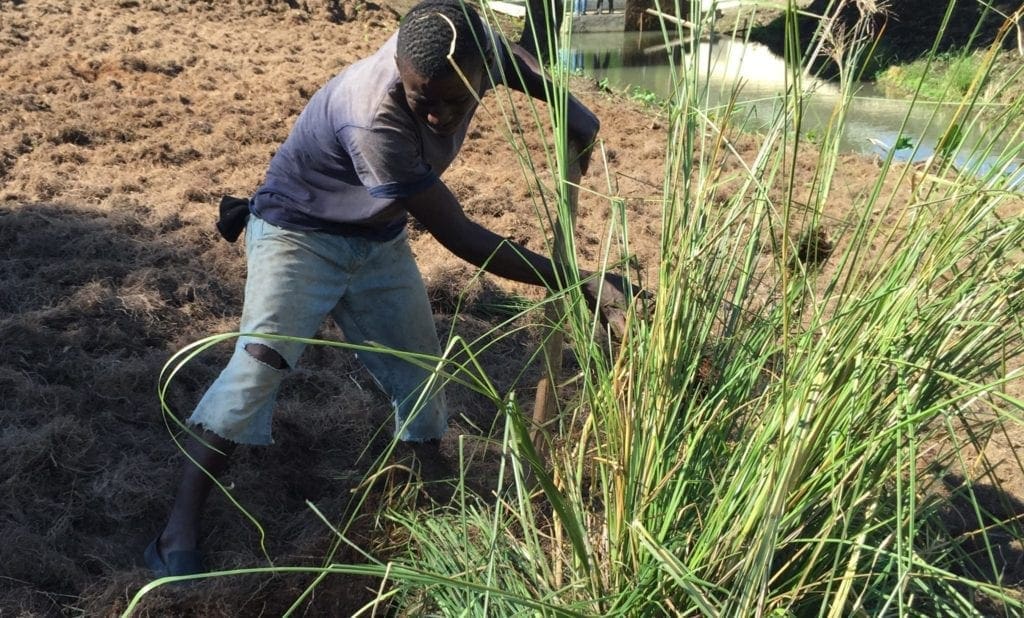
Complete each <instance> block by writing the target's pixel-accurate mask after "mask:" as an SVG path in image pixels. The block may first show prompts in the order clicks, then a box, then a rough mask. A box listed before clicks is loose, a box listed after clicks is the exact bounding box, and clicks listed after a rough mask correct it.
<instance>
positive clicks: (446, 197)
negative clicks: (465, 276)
mask: <svg viewBox="0 0 1024 618" xmlns="http://www.w3.org/2000/svg"><path fill="white" fill-rule="evenodd" d="M400 204H401V205H402V206H403V207H404V208H405V209H406V210H407V211H408V212H409V214H411V215H412V216H413V217H415V218H416V220H417V221H419V222H420V223H421V224H423V227H425V228H427V231H428V232H430V234H431V235H432V236H433V237H434V238H436V239H437V241H438V242H440V243H441V244H442V245H444V246H445V248H446V249H448V250H449V251H451V252H452V253H454V254H455V255H457V256H459V257H460V258H462V259H464V260H466V261H467V262H469V263H470V264H473V265H474V266H478V267H480V268H483V269H484V270H486V271H487V272H489V273H491V274H494V275H498V276H499V277H503V278H505V279H511V280H513V281H519V282H521V283H527V284H530V285H540V286H544V287H546V288H548V289H557V288H558V287H559V286H558V278H557V276H556V275H555V271H554V268H553V267H552V265H551V261H550V260H549V259H548V258H546V257H544V256H542V255H539V254H537V253H534V252H533V251H530V250H529V249H527V248H525V247H523V246H521V245H518V244H516V243H513V242H512V241H510V240H508V239H505V238H502V237H501V236H499V235H498V234H495V233H494V232H492V231H491V230H488V229H487V228H485V227H483V226H482V225H480V224H479V223H476V222H475V221H473V220H472V219H470V218H469V217H467V216H466V213H465V212H464V211H463V210H462V205H461V204H459V200H458V198H456V197H455V195H453V194H452V192H451V190H450V189H448V186H447V185H446V184H445V183H444V182H443V181H438V182H435V183H434V184H433V185H432V186H431V187H430V188H428V189H425V190H423V191H421V192H419V193H417V194H416V195H413V196H411V197H408V198H405V199H404V200H401V202H400Z"/></svg>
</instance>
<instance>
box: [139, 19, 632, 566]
mask: <svg viewBox="0 0 1024 618" xmlns="http://www.w3.org/2000/svg"><path fill="white" fill-rule="evenodd" d="M453 64H455V65H458V69H459V70H458V71H456V70H455V68H454V67H453ZM460 72H461V75H460ZM520 76H521V77H520ZM502 78H504V79H505V80H507V81H505V82H503V83H505V84H506V85H507V86H509V87H510V88H513V89H516V90H519V91H522V92H525V93H528V94H529V95H531V96H533V97H535V98H537V99H541V100H543V99H545V92H546V89H545V78H544V77H543V75H542V72H541V70H540V68H539V67H538V66H537V63H536V61H535V59H534V58H533V57H532V56H530V55H529V54H527V53H526V52H524V51H523V50H522V49H520V48H519V47H518V46H512V47H511V48H509V47H508V46H507V45H506V43H505V42H504V41H503V40H502V39H501V38H500V37H499V36H498V34H497V33H496V32H494V31H493V30H491V29H490V28H489V27H487V25H486V24H484V23H483V22H482V21H481V19H480V17H479V16H478V15H477V13H476V12H475V11H474V10H473V9H471V8H469V7H468V6H463V5H462V4H460V2H458V0H425V1H423V2H420V3H419V4H417V5H416V6H415V7H414V8H413V9H412V10H410V11H409V13H408V14H407V15H406V16H405V18H404V19H403V20H402V22H401V26H400V28H399V30H398V32H397V33H396V34H395V35H394V36H392V37H391V38H390V39H389V40H388V41H387V42H386V43H385V44H384V45H383V47H381V48H380V49H379V50H378V51H377V52H376V53H374V54H373V55H371V56H369V57H367V58H365V59H363V60H360V61H359V62H356V63H355V64H353V65H351V66H349V67H348V68H346V69H345V70H343V71H342V72H341V73H339V74H338V75H337V76H336V77H334V78H333V79H332V80H330V81H329V82H328V83H327V84H326V85H325V86H324V87H323V88H321V89H320V90H319V91H318V92H317V93H316V94H314V95H313V97H312V98H311V99H310V100H309V102H308V104H307V105H306V108H305V109H304V110H303V112H302V114H301V115H300V116H299V118H298V119H297V120H296V121H295V125H294V126H293V127H292V130H291V133H290V134H289V136H288V138H287V140H286V141H285V142H284V144H283V145H282V146H281V148H280V149H279V150H278V151H277V152H276V154H275V155H274V156H273V158H272V160H271V161H270V166H269V169H268V170H267V173H266V178H265V181H264V183H263V185H262V186H261V187H260V188H259V190H258V191H257V192H256V194H255V196H253V197H252V199H251V200H249V201H248V202H244V201H243V202H242V204H243V210H242V213H243V216H242V217H240V222H239V221H236V226H235V230H234V235H237V234H238V233H240V231H241V226H242V225H246V253H247V260H248V277H247V281H246V287H245V301H244V307H243V309H242V316H241V324H240V331H241V332H254V333H266V334H274V335H289V336H293V337H313V336H314V335H315V334H316V332H317V330H318V328H319V326H320V325H321V323H322V321H323V320H324V318H325V317H326V316H327V315H331V316H333V317H334V319H335V321H336V322H337V323H338V325H339V326H340V327H341V329H342V330H343V331H344V334H345V339H346V340H347V341H349V342H352V343H356V344H359V343H366V342H375V343H378V344H381V345H384V346H387V347H389V348H393V349H398V350H403V351H408V352H415V353H420V354H428V355H431V356H438V357H439V356H440V355H441V348H440V346H439V342H438V337H437V331H436V330H435V327H434V320H433V315H432V313H431V309H430V303H429V302H428V299H427V294H426V290H425V287H424V284H423V281H422V279H421V277H420V273H419V271H418V269H417V267H416V263H415V261H414V259H413V255H412V252H411V251H410V249H409V245H408V243H407V239H406V222H407V219H408V215H412V216H413V217H415V218H416V220H417V221H419V223H420V224H421V225H422V226H423V227H424V228H426V229H427V230H428V231H429V232H430V233H431V234H432V235H433V236H434V238H436V239H437V240H438V241H439V242H440V243H441V244H442V245H444V246H445V247H446V248H448V249H449V250H450V251H451V252H452V253H454V254H455V255H457V256H459V257H461V258H463V259H464V260H466V261H468V262H470V263H471V264H474V265H475V266H478V267H480V268H483V269H485V270H487V271H488V272H490V273H493V274H495V275H498V276H501V277H505V278H508V279H512V280H515V281H520V282H524V283H529V284H533V285H538V286H545V287H547V288H552V289H553V288H555V287H557V285H558V283H557V282H558V276H556V273H555V270H554V268H553V267H552V264H551V262H550V260H549V259H548V258H547V257H544V256H542V255H538V254H537V253H534V252H532V251H529V250H528V249H526V248H524V247H522V246H521V245H517V244H515V243H513V242H511V241H508V240H506V239H505V238H503V237H501V236H499V235H498V234H495V233H494V232H491V231H490V230H488V229H486V228H484V227H482V226H481V225H479V224H478V223H476V222H474V221H471V220H470V219H468V218H467V217H466V215H465V213H464V212H463V210H462V206H461V205H460V204H459V201H458V199H457V198H456V197H455V196H454V195H453V194H452V192H451V191H450V190H449V189H448V186H447V185H446V184H445V183H444V181H442V180H441V174H443V173H444V171H445V170H446V169H447V168H448V166H449V164H450V163H451V162H452V160H453V159H454V158H455V156H456V154H457V153H458V152H459V150H460V148H461V147H462V143H463V140H464V139H465V137H466V131H467V128H468V126H469V122H470V120H471V118H472V117H473V113H474V111H475V110H476V108H477V102H478V97H480V96H481V95H483V94H484V93H485V92H486V91H487V90H488V89H490V88H492V87H493V86H495V85H496V84H498V83H502V82H501V80H502ZM464 80H465V81H464ZM568 125H569V135H570V139H571V140H573V141H574V142H575V143H577V144H579V145H582V146H584V147H585V148H586V149H585V151H584V152H585V155H584V156H583V157H582V158H581V162H580V163H581V167H582V168H583V169H584V171H585V169H586V166H587V160H588V158H589V146H590V145H591V144H592V143H593V141H594V139H595V136H596V135H597V131H598V127H599V123H598V120H597V117H596V116H594V114H593V113H591V112H590V111H589V110H587V109H586V108H585V107H584V106H583V105H582V104H580V102H579V101H578V100H576V99H575V98H574V97H569V107H568ZM246 208H247V209H248V210H247V211H246V210H245V209H246ZM245 214H248V221H247V222H246V221H245V217H244V215H245ZM221 223H224V220H223V219H222V221H221ZM222 232H224V230H222ZM225 235H226V236H230V235H231V231H230V230H229V231H228V232H227V233H226V234H225ZM580 276H581V277H583V278H587V277H590V273H587V272H581V273H580ZM621 289H622V280H621V278H619V277H617V276H615V275H607V276H606V278H605V279H603V280H602V279H600V278H593V277H591V278H589V279H588V280H587V281H586V283H585V284H584V289H583V293H584V295H585V296H586V298H587V299H588V300H589V301H590V302H591V306H592V307H595V308H597V309H599V310H600V311H601V313H602V315H605V316H608V315H612V316H618V317H621V309H622V307H623V306H624V303H625V299H624V297H623V294H622V292H621ZM598 297H600V300H601V307H597V299H598ZM303 348H304V345H303V344H301V343H294V342H285V341H277V340H267V339H261V338H258V337H240V338H239V339H238V341H237V343H236V345H235V351H234V354H233V356H232V357H231V360H230V361H229V362H228V364H227V366H226V367H225V368H224V370H223V372H222V373H221V374H220V376H219V377H218V378H217V380H216V381H215V382H214V383H213V384H212V385H211V386H210V387H209V389H208V390H207V391H206V393H205V395H204V396H203V397H202V399H201V401H200V402H199V404H198V405H197V407H196V408H195V410H194V411H193V413H192V415H191V417H190V418H189V419H188V422H189V424H190V425H191V426H193V427H195V428H196V429H197V431H198V432H199V433H198V435H199V436H200V437H201V438H202V441H197V440H195V439H192V440H190V441H189V444H188V446H187V450H188V453H189V455H190V457H192V458H193V459H194V460H195V462H197V463H198V464H199V465H198V466H197V465H195V464H193V463H191V461H187V462H186V463H185V466H184V470H183V473H182V477H181V480H180V483H179V486H178V490H177V494H176V496H175V499H174V504H173V506H172V507H171V510H170V513H169V516H168V519H167V522H166V524H165V526H164V527H163V528H162V530H161V531H160V533H159V534H158V535H157V536H156V537H155V538H154V540H153V542H152V543H150V545H149V546H148V547H147V548H146V551H145V559H146V564H147V565H148V566H149V567H150V568H151V569H152V570H153V572H154V573H155V574H156V575H157V576H167V575H188V574H195V573H201V572H203V571H204V569H205V567H204V564H203V560H202V554H201V553H200V550H199V538H200V535H199V526H200V520H201V514H202V509H203V505H204V503H205V501H206V498H207V496H208V495H209V492H210V490H211V488H212V487H213V484H214V483H213V481H212V480H211V478H210V477H209V476H207V472H209V473H210V474H212V475H214V476H216V475H219V474H220V473H221V472H222V471H223V470H224V468H225V466H226V464H227V462H228V459H229V457H230V455H231V453H232V451H233V450H234V449H235V446H236V445H237V444H247V445H265V444H270V443H271V441H272V440H271V432H270V428H271V417H272V414H273V409H274V405H275V401H276V398H277V393H278V388H279V385H280V384H281V381H282V380H283V379H284V377H285V376H286V375H287V374H288V372H289V370H290V369H292V368H293V367H295V365H296V363H297V362H298V360H299V356H300V355H301V353H302V351H303ZM359 358H360V360H362V362H363V363H364V364H365V365H366V367H367V368H368V369H369V370H370V372H371V373H372V374H373V376H374V377H375V379H376V380H377V382H378V383H379V384H380V386H381V387H382V388H383V389H384V390H385V391H386V392H387V393H388V395H389V397H390V398H391V400H392V402H393V404H394V413H395V419H394V420H395V422H394V427H395V433H396V437H397V439H399V440H401V441H404V442H407V443H410V445H411V448H412V450H413V452H414V453H416V455H417V457H420V458H429V457H436V456H438V451H437V447H438V441H439V439H440V438H441V436H442V435H443V434H444V433H445V431H446V429H447V427H448V417H449V411H448V408H447V406H446V404H445V398H444V393H443V392H442V391H441V390H440V389H433V390H431V391H429V392H426V391H425V390H424V389H425V382H426V381H427V379H428V377H429V376H430V372H429V371H427V370H425V369H422V368H420V367H418V366H416V365H414V364H412V363H408V362H405V361H403V360H400V359H398V358H396V357H394V356H391V355H386V354H377V353H363V352H360V353H359ZM420 395H423V400H424V402H425V403H423V404H422V405H420V406H416V405H415V402H416V401H417V399H419V398H420ZM204 469H205V471H206V472H204Z"/></svg>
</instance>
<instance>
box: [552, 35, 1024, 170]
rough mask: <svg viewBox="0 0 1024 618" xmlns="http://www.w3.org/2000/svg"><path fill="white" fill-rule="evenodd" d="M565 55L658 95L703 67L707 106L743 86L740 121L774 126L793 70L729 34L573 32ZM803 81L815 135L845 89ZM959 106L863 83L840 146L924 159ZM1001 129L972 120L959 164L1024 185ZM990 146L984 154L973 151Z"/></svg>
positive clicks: (614, 82) (809, 128)
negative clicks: (711, 37) (1006, 154)
mask: <svg viewBox="0 0 1024 618" xmlns="http://www.w3.org/2000/svg"><path fill="white" fill-rule="evenodd" d="M695 57H696V58H695ZM694 60H696V63H694ZM565 61H566V63H567V65H568V66H569V68H571V69H573V70H576V71H579V72H583V73H585V74H587V75H590V76H592V77H594V78H595V79H597V80H606V83H607V85H608V87H610V88H612V89H616V90H627V91H634V90H635V89H639V90H640V91H641V92H651V93H653V94H655V95H657V96H659V97H661V98H667V97H669V96H671V95H672V93H673V92H675V91H676V90H677V89H678V88H679V87H680V84H681V83H682V82H681V79H680V76H681V75H682V74H681V71H684V70H692V69H691V67H693V66H697V67H700V69H699V71H700V83H701V84H702V85H703V88H704V89H703V91H702V92H701V93H700V94H701V97H702V98H703V99H704V100H705V101H706V105H707V106H708V107H709V108H712V109H713V108H715V107H722V106H725V105H726V104H727V103H728V101H729V100H730V98H731V97H732V96H733V94H734V91H735V90H736V89H737V85H739V90H738V101H739V102H740V103H741V106H740V109H739V112H738V113H739V114H740V115H739V119H740V120H741V121H742V122H743V123H744V124H745V125H746V127H747V128H748V129H750V130H759V129H764V128H766V127H767V126H769V125H770V124H771V122H772V121H773V119H774V118H776V116H777V114H778V112H779V110H780V109H781V106H782V99H781V97H782V96H784V93H785V92H786V91H787V89H788V88H790V86H791V82H792V75H791V73H792V71H790V70H788V69H787V67H786V64H785V62H784V60H783V59H782V58H780V57H779V56H777V55H775V54H774V53H772V52H771V51H770V50H769V49H768V48H767V47H766V46H764V45H761V44H758V43H743V42H741V41H736V40H734V39H731V38H721V39H718V40H716V41H715V42H714V43H710V42H708V41H697V42H694V41H688V40H681V39H670V40H667V41H666V39H665V37H664V36H663V35H662V34H660V33H577V34H573V35H572V39H571V48H570V49H568V50H566V54H565ZM803 86H804V88H806V89H809V90H810V91H811V92H812V94H811V95H810V96H808V97H807V98H806V100H805V104H804V108H803V112H804V113H803V119H802V124H801V132H802V134H803V135H804V137H806V138H807V139H809V140H811V141H814V140H815V139H820V137H821V136H822V135H824V134H825V132H826V131H827V130H828V127H829V125H830V123H831V122H833V118H834V115H835V113H836V112H837V109H838V106H839V105H840V103H841V98H840V97H841V94H840V93H839V91H838V88H837V87H836V85H835V84H833V83H831V82H826V81H815V80H813V79H807V80H805V81H804V82H803ZM955 112H956V108H955V106H952V105H940V104H934V103H918V104H916V105H915V106H914V107H913V109H911V106H910V104H909V103H908V102H907V101H905V100H902V99H889V98H886V97H885V96H884V93H882V92H880V91H878V90H876V89H875V88H874V87H872V86H871V85H870V84H863V85H861V86H860V87H859V88H858V90H857V92H856V96H855V97H854V98H853V100H852V101H851V102H850V108H849V111H848V114H847V118H846V121H845V125H844V133H843V135H842V136H841V138H840V149H841V150H842V151H844V152H858V153H863V154H875V155H879V156H887V155H888V153H889V152H890V151H894V152H893V155H894V158H895V159H896V160H898V161H915V162H916V161H923V160H926V159H927V158H928V157H930V156H932V155H933V154H935V148H936V143H937V142H938V141H939V140H940V139H941V137H942V135H943V133H944V132H945V130H946V128H947V127H948V126H949V124H950V122H951V121H952V120H953V118H954V114H955ZM904 123H905V124H904ZM901 126H903V127H904V128H903V131H902V133H901V132H900V127H901ZM996 131H997V129H996V128H993V127H992V126H990V125H989V124H986V123H984V122H980V121H979V122H977V123H976V124H974V125H972V126H971V128H970V130H969V131H968V132H967V135H966V137H965V139H964V142H963V145H962V147H961V148H960V149H959V151H958V152H957V153H956V155H955V157H954V158H955V161H956V163H958V164H959V165H960V166H969V165H972V164H977V165H978V166H979V167H980V168H981V172H982V173H987V172H988V170H989V169H993V168H997V169H1002V170H1003V172H1004V173H1008V174H1013V175H1015V176H1016V177H1017V178H1018V181H1017V184H1020V179H1021V178H1022V177H1024V168H1022V166H1021V163H1020V161H1019V159H1018V160H1016V161H1011V162H1009V163H1006V162H1005V161H1001V160H1000V158H999V157H998V156H997V153H1000V152H1003V151H1005V150H1006V149H1007V147H1009V146H1010V144H1009V142H1008V138H1006V137H1004V136H1001V135H998V134H997V133H996ZM986 148H988V149H989V150H988V152H987V154H986V153H984V152H982V154H974V155H972V154H970V153H974V152H975V151H984V150H985V149H986Z"/></svg>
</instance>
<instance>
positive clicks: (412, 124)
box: [250, 32, 506, 238]
mask: <svg viewBox="0 0 1024 618" xmlns="http://www.w3.org/2000/svg"><path fill="white" fill-rule="evenodd" d="M490 36H491V39H492V41H491V49H493V50H495V53H494V54H493V57H494V58H495V61H494V65H493V66H492V67H490V70H489V71H488V75H489V77H488V78H485V79H484V80H483V81H484V84H483V85H482V86H481V90H480V92H479V93H478V94H479V95H480V96H483V94H484V92H486V91H487V90H488V89H490V88H492V87H493V86H494V83H495V82H497V81H498V80H500V75H501V73H500V69H499V66H500V63H501V59H502V58H504V57H505V55H506V52H505V50H504V48H503V45H501V44H499V42H498V40H497V36H496V35H495V34H494V33H493V32H490ZM397 41H398V35H397V33H396V34H395V35H394V36H392V37H391V38H390V39H389V40H388V41H387V43H385V44H384V45H383V47H381V48H380V49H379V50H378V51H377V52H376V53H374V54H373V55H372V56H369V57H368V58H365V59H363V60H360V61H358V62H356V63H355V64H352V65H350V66H349V67H347V68H346V69H345V70H343V71H342V72H341V73H339V74H338V75H337V76H336V77H334V78H333V79H332V80H331V81H329V82H328V83H327V84H326V85H325V86H324V87H323V88H321V89H320V90H319V91H318V92H317V93H316V94H314V95H313V97H312V98H311V99H310V100H309V103H308V104H307V105H306V108H305V109H304V110H303V111H302V114H300V115H299V118H298V120H296V121H295V125H294V126H293V127H292V130H291V133H290V134H289V135H288V139H287V140H285V142H284V144H283V145H282V146H281V148H280V149H278V151H277V153H275V154H274V157H273V158H272V159H271V161H270V167H269V169H268V170H267V176H266V179H265V180H264V183H263V186H262V187H260V189H259V190H258V191H257V192H256V195H255V196H254V198H253V200H252V204H251V206H250V208H251V210H252V212H254V213H255V214H257V215H259V216H260V217H261V218H263V219H265V220H267V221H269V222H271V223H273V224H275V225H278V226H280V227H284V228H288V229H296V230H307V231H324V232H332V233H342V234H353V233H354V234H360V235H366V236H371V237H380V238H388V237H393V236H394V235H396V234H397V233H398V232H400V231H401V229H402V228H403V226H404V225H405V220H406V218H407V215H406V213H405V211H404V210H403V209H401V208H400V207H398V206H397V205H396V204H395V201H396V200H398V199H401V198H404V197H408V196H410V195H414V194H416V193H418V192H420V191H422V190H424V189H426V188H428V187H430V186H431V185H432V184H433V183H435V182H437V181H438V179H439V178H440V176H441V174H442V173H443V172H444V171H445V170H446V169H447V168H448V166H449V165H450V164H451V162H452V160H453V159H454V158H455V155H456V154H458V152H459V149H460V148H461V147H462V142H463V140H464V139H465V137H466V130H467V129H468V127H469V123H470V121H471V120H472V117H473V114H474V112H475V111H476V106H475V104H474V107H473V109H471V110H470V112H469V113H467V114H466V117H465V119H464V120H463V123H462V125H461V126H459V128H458V129H457V130H456V131H455V133H454V134H453V135H450V136H439V135H436V134H434V133H433V132H431V131H430V130H429V129H427V128H426V127H425V126H423V125H422V124H421V123H420V122H419V121H418V120H417V119H416V117H415V116H414V115H413V113H412V112H411V111H410V110H409V107H408V104H407V103H406V100H405V92H404V90H403V88H402V81H401V79H400V78H399V75H398V67H397V66H396V64H395V52H396V49H397Z"/></svg>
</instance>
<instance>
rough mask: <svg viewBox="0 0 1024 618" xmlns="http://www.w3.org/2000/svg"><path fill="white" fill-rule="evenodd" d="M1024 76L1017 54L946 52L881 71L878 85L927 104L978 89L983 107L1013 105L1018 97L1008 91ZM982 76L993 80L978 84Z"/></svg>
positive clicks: (1014, 52) (1023, 61)
mask: <svg viewBox="0 0 1024 618" xmlns="http://www.w3.org/2000/svg"><path fill="white" fill-rule="evenodd" d="M1022 72H1024V56H1022V55H1021V54H1020V53H1019V52H1016V51H998V52H996V53H994V54H992V53H990V52H989V51H988V50H978V51H961V52H945V53H942V54H937V55H935V56H933V57H929V58H921V59H918V60H914V61H912V62H909V63H907V64H897V65H893V66H890V67H887V68H886V69H884V70H882V71H881V72H880V73H879V74H878V75H877V76H876V80H877V82H878V85H880V86H881V87H883V88H884V89H885V90H886V91H887V92H889V93H890V94H891V95H893V96H904V97H911V96H914V94H915V93H918V95H919V96H920V97H921V98H922V99H924V100H927V101H950V100H957V99H962V98H964V97H966V96H968V95H969V94H971V93H972V92H973V91H974V89H977V92H978V96H979V98H980V100H981V101H982V102H984V103H994V104H999V105H1009V104H1012V103H1013V102H1014V101H1015V100H1016V99H1017V97H1018V93H1017V92H1016V91H1015V90H1014V89H1012V88H1007V87H1006V85H1007V84H1012V83H1013V82H1014V80H1016V79H1019V77H1020V75H1021V74H1022ZM981 75H989V76H990V78H989V79H986V80H984V81H978V82H976V80H977V78H978V77H979V76H981Z"/></svg>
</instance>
